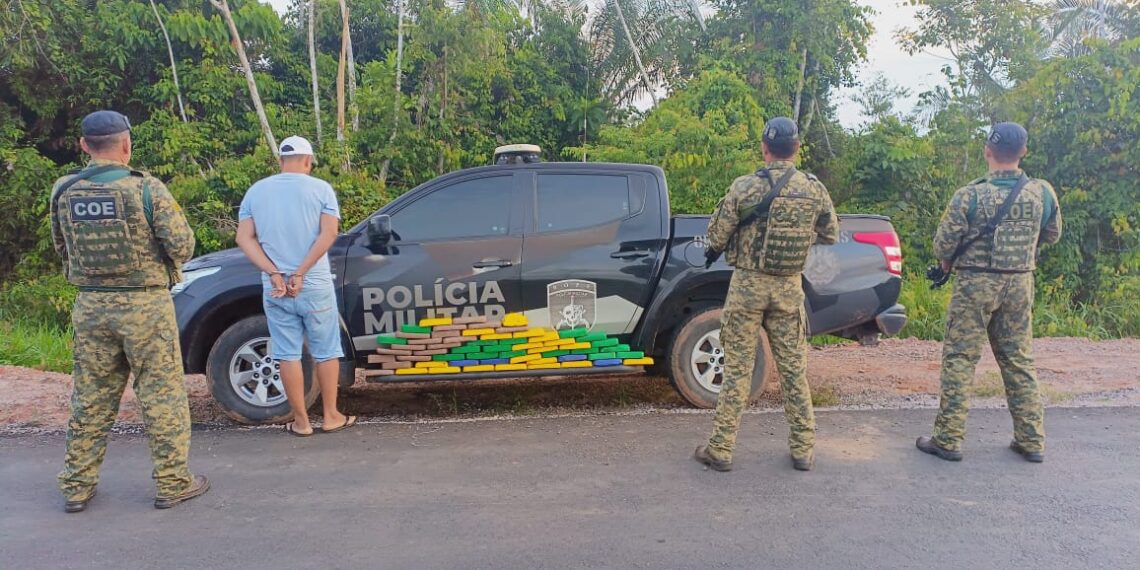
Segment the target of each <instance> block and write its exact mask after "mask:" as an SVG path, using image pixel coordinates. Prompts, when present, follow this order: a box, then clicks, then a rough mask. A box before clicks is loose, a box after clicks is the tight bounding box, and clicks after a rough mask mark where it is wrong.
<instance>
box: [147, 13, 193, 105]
mask: <svg viewBox="0 0 1140 570" xmlns="http://www.w3.org/2000/svg"><path fill="white" fill-rule="evenodd" d="M150 9H151V10H152V11H153V12H154V19H155V20H156V21H157V22H158V27H159V29H161V30H162V38H163V39H165V40H166V53H167V55H169V56H170V73H171V75H173V76H174V95H175V97H177V98H178V114H179V115H180V116H181V117H182V122H183V123H186V122H189V121H188V120H187V119H186V107H185V106H184V105H183V104H182V87H181V86H180V85H179V84H178V64H177V62H175V61H174V47H173V46H172V45H171V44H170V34H168V33H167V32H166V24H164V23H162V16H159V15H158V6H155V4H154V0H150Z"/></svg>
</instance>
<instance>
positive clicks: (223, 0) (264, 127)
mask: <svg viewBox="0 0 1140 570" xmlns="http://www.w3.org/2000/svg"><path fill="white" fill-rule="evenodd" d="M210 4H211V5H213V6H214V8H215V9H216V10H217V11H218V12H221V14H222V19H224V20H225V21H226V26H227V27H229V29H230V43H232V44H233V46H234V50H235V51H237V54H238V61H239V62H240V63H241V68H242V70H244V71H245V83H246V86H247V87H248V88H249V98H250V99H252V100H253V109H254V110H255V111H256V112H257V120H258V121H259V122H260V123H261V133H262V134H263V135H265V142H267V143H269V150H270V151H272V152H273V157H274V158H279V157H280V152H279V151H278V150H277V139H275V138H273V129H271V128H269V118H268V117H266V116H265V107H264V106H263V105H262V104H261V95H260V94H259V93H258V92H257V81H255V80H254V77H253V68H252V67H250V65H249V58H248V57H247V56H246V55H245V44H244V43H242V41H241V34H239V33H238V29H237V24H235V23H234V15H233V13H232V12H230V4H229V2H228V1H227V0H210Z"/></svg>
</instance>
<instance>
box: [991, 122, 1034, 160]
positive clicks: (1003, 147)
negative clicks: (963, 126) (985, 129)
mask: <svg viewBox="0 0 1140 570" xmlns="http://www.w3.org/2000/svg"><path fill="white" fill-rule="evenodd" d="M1027 142H1029V133H1027V132H1025V128H1024V127H1022V126H1021V125H1019V124H1017V123H998V124H996V125H994V126H993V127H992V128H991V129H990V136H989V137H988V138H987V139H986V146H988V147H990V148H993V149H996V150H1000V151H1003V152H1007V153H1016V152H1019V151H1020V150H1021V149H1023V148H1025V144H1026V143H1027Z"/></svg>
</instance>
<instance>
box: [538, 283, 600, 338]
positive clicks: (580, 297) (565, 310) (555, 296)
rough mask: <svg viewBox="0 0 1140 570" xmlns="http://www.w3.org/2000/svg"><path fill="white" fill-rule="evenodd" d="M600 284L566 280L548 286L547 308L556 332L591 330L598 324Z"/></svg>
mask: <svg viewBox="0 0 1140 570" xmlns="http://www.w3.org/2000/svg"><path fill="white" fill-rule="evenodd" d="M597 302H598V284H597V283H594V282H593V281H585V280H582V279H564V280H562V281H555V282H554V283H551V284H549V285H547V286H546V306H547V309H548V310H549V311H550V322H551V324H552V325H553V328H554V329H555V330H562V329H573V328H586V329H591V328H593V327H594V324H595V323H596V322H597V319H596V316H597V304H598V303H597Z"/></svg>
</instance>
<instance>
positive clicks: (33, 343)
mask: <svg viewBox="0 0 1140 570" xmlns="http://www.w3.org/2000/svg"><path fill="white" fill-rule="evenodd" d="M0 365H2V366H24V367H27V368H36V369H39V370H49V371H51V372H64V373H69V372H71V330H70V329H58V328H56V327H53V326H50V325H46V324H44V323H41V322H37V321H34V320H32V319H18V320H13V321H9V320H4V319H0Z"/></svg>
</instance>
